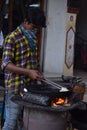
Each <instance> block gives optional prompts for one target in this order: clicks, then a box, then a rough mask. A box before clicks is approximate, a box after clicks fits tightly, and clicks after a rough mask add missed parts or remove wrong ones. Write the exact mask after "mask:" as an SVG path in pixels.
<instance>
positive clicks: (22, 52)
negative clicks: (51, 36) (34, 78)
mask: <svg viewBox="0 0 87 130" xmlns="http://www.w3.org/2000/svg"><path fill="white" fill-rule="evenodd" d="M4 43H5V46H4V49H3V58H2V65H1V68H2V70H4V69H5V67H6V66H7V65H8V63H13V64H15V65H16V66H18V67H22V68H27V69H37V68H38V60H37V47H36V49H35V51H34V52H32V50H31V48H30V46H29V42H28V40H27V38H26V37H25V36H24V35H23V33H22V31H21V29H20V27H17V29H16V30H15V31H13V32H12V33H10V34H9V35H8V36H7V37H6V38H5V41H4ZM29 82H30V78H29V77H28V76H25V75H19V74H16V73H12V72H10V71H5V88H6V92H7V93H10V92H14V93H17V92H18V91H19V89H20V88H21V87H23V86H24V83H25V84H29Z"/></svg>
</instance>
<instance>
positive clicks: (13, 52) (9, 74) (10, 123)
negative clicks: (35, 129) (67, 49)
mask: <svg viewBox="0 0 87 130" xmlns="http://www.w3.org/2000/svg"><path fill="white" fill-rule="evenodd" d="M45 22H46V21H45V15H44V12H43V11H41V10H40V9H38V8H28V9H27V11H26V13H25V18H24V20H23V23H22V24H21V25H20V26H18V27H17V29H16V30H14V31H13V32H11V33H10V34H9V35H8V36H7V37H6V38H5V40H4V48H3V58H2V65H1V67H2V70H3V71H4V73H5V90H6V97H5V109H6V119H5V123H4V126H3V129H2V130H15V126H16V121H17V119H18V116H19V111H20V106H19V105H17V104H15V103H13V102H12V101H11V97H12V96H14V95H15V94H18V93H19V92H20V89H21V88H22V87H23V86H24V85H28V84H29V83H30V82H31V80H38V79H40V78H42V77H43V76H42V74H41V73H40V72H39V71H38V58H37V38H36V31H37V30H36V28H37V27H38V26H41V27H45Z"/></svg>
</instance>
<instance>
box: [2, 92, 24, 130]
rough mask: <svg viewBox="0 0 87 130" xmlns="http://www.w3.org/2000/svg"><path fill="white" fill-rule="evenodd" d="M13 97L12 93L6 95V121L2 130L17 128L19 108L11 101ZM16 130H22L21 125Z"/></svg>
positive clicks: (19, 114)
mask: <svg viewBox="0 0 87 130" xmlns="http://www.w3.org/2000/svg"><path fill="white" fill-rule="evenodd" d="M12 96H14V94H13V93H11V94H6V97H5V99H6V102H5V110H6V121H5V123H4V127H3V128H2V130H15V128H17V120H16V119H17V118H18V117H19V116H21V110H22V108H20V106H19V105H18V104H15V103H14V102H12V101H11V97H12ZM18 130H23V129H22V125H21V126H18Z"/></svg>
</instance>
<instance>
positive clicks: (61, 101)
mask: <svg viewBox="0 0 87 130" xmlns="http://www.w3.org/2000/svg"><path fill="white" fill-rule="evenodd" d="M66 103H67V100H66V99H63V98H55V99H54V100H53V101H52V106H57V105H62V104H66Z"/></svg>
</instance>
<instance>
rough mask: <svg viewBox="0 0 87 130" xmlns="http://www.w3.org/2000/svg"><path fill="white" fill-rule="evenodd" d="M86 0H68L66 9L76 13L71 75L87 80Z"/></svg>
mask: <svg viewBox="0 0 87 130" xmlns="http://www.w3.org/2000/svg"><path fill="white" fill-rule="evenodd" d="M86 5H87V1H86V0H83V1H82V0H68V9H69V11H70V9H71V10H73V11H74V13H76V14H77V17H76V26H75V28H76V33H75V42H74V68H73V75H75V76H79V77H82V79H84V80H85V81H87V15H86V10H87V8H86Z"/></svg>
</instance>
